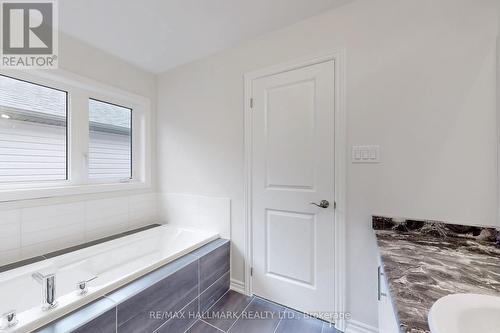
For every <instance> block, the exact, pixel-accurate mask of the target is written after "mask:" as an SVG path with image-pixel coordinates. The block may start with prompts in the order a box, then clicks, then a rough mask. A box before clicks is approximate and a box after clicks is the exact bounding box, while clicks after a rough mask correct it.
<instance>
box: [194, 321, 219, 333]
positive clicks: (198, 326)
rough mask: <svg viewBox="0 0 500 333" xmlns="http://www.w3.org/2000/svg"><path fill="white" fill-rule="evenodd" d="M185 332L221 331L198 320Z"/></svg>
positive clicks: (214, 332)
mask: <svg viewBox="0 0 500 333" xmlns="http://www.w3.org/2000/svg"><path fill="white" fill-rule="evenodd" d="M186 333H221V332H220V331H219V330H218V329H216V328H213V327H212V326H210V325H208V324H207V323H205V322H203V321H201V320H198V321H197V322H196V323H195V324H194V325H193V326H191V328H190V329H189V330H187V331H186Z"/></svg>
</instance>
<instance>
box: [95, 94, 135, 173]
mask: <svg viewBox="0 0 500 333" xmlns="http://www.w3.org/2000/svg"><path fill="white" fill-rule="evenodd" d="M89 120H90V141H89V177H90V178H119V179H124V178H132V144H131V138H132V109H129V108H125V107H122V106H118V105H114V104H110V103H106V102H101V101H97V100H94V99H90V100H89Z"/></svg>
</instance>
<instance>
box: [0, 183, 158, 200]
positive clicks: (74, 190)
mask: <svg viewBox="0 0 500 333" xmlns="http://www.w3.org/2000/svg"><path fill="white" fill-rule="evenodd" d="M149 188H150V184H149V183H146V182H130V183H113V184H88V185H73V186H71V185H65V186H51V187H49V186H47V187H35V188H33V187H31V188H19V189H3V190H0V203H2V202H11V201H22V200H30V199H42V198H55V197H62V196H70V195H82V194H97V193H106V192H117V191H133V190H145V189H149Z"/></svg>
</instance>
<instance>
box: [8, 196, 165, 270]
mask: <svg viewBox="0 0 500 333" xmlns="http://www.w3.org/2000/svg"><path fill="white" fill-rule="evenodd" d="M157 207H158V206H157V194H156V193H145V194H135V195H128V196H120V197H112V198H101V199H91V200H82V201H76V202H69V203H59V204H49V205H40V206H35V207H24V208H12V209H6V210H0V265H4V264H7V263H10V262H14V261H18V260H22V259H27V258H30V257H34V256H39V255H42V254H44V253H47V252H51V251H55V250H58V249H62V248H65V247H69V246H72V245H76V244H80V243H83V242H88V241H91V240H95V239H97V238H102V237H105V236H109V235H112V234H116V233H119V232H122V231H125V230H130V229H134V228H137V227H140V226H143V225H147V224H151V223H159V221H160V220H159V218H158V209H157Z"/></svg>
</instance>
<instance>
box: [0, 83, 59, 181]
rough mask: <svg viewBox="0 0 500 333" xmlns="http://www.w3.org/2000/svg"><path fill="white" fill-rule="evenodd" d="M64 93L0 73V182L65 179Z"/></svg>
mask: <svg viewBox="0 0 500 333" xmlns="http://www.w3.org/2000/svg"><path fill="white" fill-rule="evenodd" d="M66 113H67V93H66V92H64V91H61V90H57V89H52V88H48V87H45V86H41V85H38V84H33V83H29V82H25V81H21V80H17V79H13V78H10V77H7V76H0V183H15V182H27V181H56V180H66V179H67V115H66Z"/></svg>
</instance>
